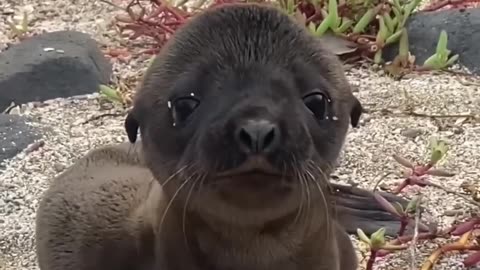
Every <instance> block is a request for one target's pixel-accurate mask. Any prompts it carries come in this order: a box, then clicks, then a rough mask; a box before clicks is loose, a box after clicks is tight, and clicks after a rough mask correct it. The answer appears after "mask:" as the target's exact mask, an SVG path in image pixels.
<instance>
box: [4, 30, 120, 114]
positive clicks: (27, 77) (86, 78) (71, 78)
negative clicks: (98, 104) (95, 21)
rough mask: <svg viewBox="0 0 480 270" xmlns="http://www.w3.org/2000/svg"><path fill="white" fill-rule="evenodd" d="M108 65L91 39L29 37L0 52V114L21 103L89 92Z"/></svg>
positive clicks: (63, 34) (65, 34)
mask: <svg viewBox="0 0 480 270" xmlns="http://www.w3.org/2000/svg"><path fill="white" fill-rule="evenodd" d="M111 73H112V66H111V64H110V63H109V61H108V60H107V59H106V58H105V57H104V56H103V54H102V52H101V51H100V49H99V48H98V46H97V43H96V41H95V40H93V39H92V38H90V36H89V35H87V34H84V33H80V32H75V31H58V32H51V33H45V34H41V35H38V36H34V37H31V38H29V39H26V40H24V41H22V42H21V43H19V44H16V45H13V46H11V47H10V48H8V49H7V50H6V51H4V52H2V53H0V111H3V110H5V109H6V108H7V107H8V106H9V105H10V103H11V102H12V101H13V102H15V103H16V104H23V103H27V102H32V101H44V100H47V99H52V98H58V97H69V96H75V95H83V94H88V93H93V92H95V91H97V90H98V84H100V83H102V84H106V83H108V82H109V80H110V75H111Z"/></svg>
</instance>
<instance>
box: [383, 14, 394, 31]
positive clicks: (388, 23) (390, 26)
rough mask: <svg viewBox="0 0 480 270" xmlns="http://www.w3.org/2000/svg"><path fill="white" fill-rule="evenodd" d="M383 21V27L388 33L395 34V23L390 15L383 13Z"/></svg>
mask: <svg viewBox="0 0 480 270" xmlns="http://www.w3.org/2000/svg"><path fill="white" fill-rule="evenodd" d="M383 20H384V21H385V25H386V26H387V27H388V31H389V32H390V33H393V32H395V23H394V21H393V19H392V17H390V14H388V13H385V14H384V15H383Z"/></svg>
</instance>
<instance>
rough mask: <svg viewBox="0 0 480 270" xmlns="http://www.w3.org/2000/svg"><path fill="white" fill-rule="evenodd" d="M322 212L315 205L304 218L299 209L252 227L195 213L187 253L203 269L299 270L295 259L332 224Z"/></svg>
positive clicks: (190, 228) (191, 218)
mask: <svg viewBox="0 0 480 270" xmlns="http://www.w3.org/2000/svg"><path fill="white" fill-rule="evenodd" d="M322 212H323V211H321V210H320V209H315V208H314V207H312V208H311V211H310V213H309V214H308V213H304V216H303V217H301V218H297V219H296V217H297V212H295V213H291V214H289V215H286V216H284V217H282V218H279V219H277V220H274V221H269V222H266V223H264V224H262V225H257V226H249V227H240V226H235V225H232V224H226V223H225V222H222V221H219V220H216V219H215V218H212V217H205V216H203V215H196V214H193V213H192V214H190V215H189V216H188V219H190V222H188V223H189V224H188V228H187V231H188V235H187V237H188V242H187V244H186V248H187V250H186V252H189V253H190V254H191V255H192V259H193V261H195V262H197V264H199V265H202V267H201V268H200V269H232V270H233V269H235V270H236V269H276V268H279V267H280V266H282V267H281V268H279V269H296V268H297V266H296V265H295V260H294V258H295V257H298V256H299V255H300V254H302V253H303V250H302V249H304V248H305V245H306V244H307V242H309V241H311V239H312V237H311V236H312V235H314V234H317V235H320V234H321V233H319V231H320V230H321V229H326V228H327V227H328V226H327V222H328V221H329V218H325V216H323V217H322V215H321V213H322ZM319 213H320V214H319ZM326 233H327V232H326V231H325V235H326ZM317 240H318V239H317ZM320 241H321V239H320ZM187 245H188V246H187ZM307 245H308V244H307ZM289 264H292V265H291V267H285V266H288V265H289Z"/></svg>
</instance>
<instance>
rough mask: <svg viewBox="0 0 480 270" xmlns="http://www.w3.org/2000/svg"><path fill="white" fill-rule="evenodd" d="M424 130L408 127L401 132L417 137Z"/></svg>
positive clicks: (410, 136)
mask: <svg viewBox="0 0 480 270" xmlns="http://www.w3.org/2000/svg"><path fill="white" fill-rule="evenodd" d="M422 133H423V131H422V130H421V129H418V128H406V129H404V130H402V131H401V132H400V134H402V135H403V136H405V137H407V138H411V139H415V138H416V137H418V136H420V135H422Z"/></svg>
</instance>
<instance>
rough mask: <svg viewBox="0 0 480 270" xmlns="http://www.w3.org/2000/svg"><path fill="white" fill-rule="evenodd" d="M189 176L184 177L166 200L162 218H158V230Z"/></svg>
mask: <svg viewBox="0 0 480 270" xmlns="http://www.w3.org/2000/svg"><path fill="white" fill-rule="evenodd" d="M190 179H191V177H188V178H186V179H185V180H184V181H183V182H182V184H181V185H180V186H179V187H178V188H177V190H176V191H175V193H174V194H173V196H172V197H171V198H170V201H169V202H168V204H167V206H166V207H165V210H164V211H163V215H162V218H161V220H160V225H159V226H160V228H159V232H160V231H161V229H162V227H163V222H164V221H165V218H166V216H167V213H168V210H170V207H171V206H172V204H173V202H174V201H175V199H176V197H177V196H178V194H179V193H180V191H181V190H182V189H183V187H185V185H186V184H187V183H188V182H189V181H190Z"/></svg>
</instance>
